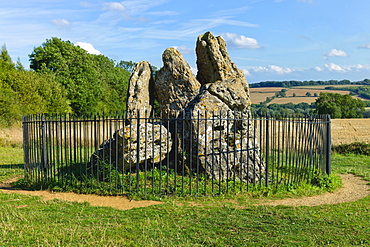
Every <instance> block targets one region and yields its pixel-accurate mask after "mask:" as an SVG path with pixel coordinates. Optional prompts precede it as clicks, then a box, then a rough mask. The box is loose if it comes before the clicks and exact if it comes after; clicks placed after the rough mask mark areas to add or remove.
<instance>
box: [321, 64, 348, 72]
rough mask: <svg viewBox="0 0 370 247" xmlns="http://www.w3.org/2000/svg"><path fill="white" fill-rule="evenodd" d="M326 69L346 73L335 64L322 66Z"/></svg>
mask: <svg viewBox="0 0 370 247" xmlns="http://www.w3.org/2000/svg"><path fill="white" fill-rule="evenodd" d="M324 66H325V68H326V69H328V70H329V71H335V72H346V69H344V68H342V67H341V66H339V65H337V64H334V63H330V64H325V65H324Z"/></svg>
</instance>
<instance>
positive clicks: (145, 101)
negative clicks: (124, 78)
mask: <svg viewBox="0 0 370 247" xmlns="http://www.w3.org/2000/svg"><path fill="white" fill-rule="evenodd" d="M153 96H154V94H153V89H152V69H151V67H150V64H149V63H148V62H146V61H141V62H139V63H137V64H136V65H135V67H134V69H133V71H132V74H131V77H130V81H129V87H128V93H127V107H126V109H127V113H128V116H131V117H132V118H136V117H137V110H140V112H141V113H142V114H144V113H145V112H147V115H148V116H150V113H151V111H152V102H153V99H152V97H153Z"/></svg>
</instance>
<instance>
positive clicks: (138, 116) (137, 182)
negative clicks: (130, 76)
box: [136, 110, 146, 192]
mask: <svg viewBox="0 0 370 247" xmlns="http://www.w3.org/2000/svg"><path fill="white" fill-rule="evenodd" d="M136 116H137V122H136V124H137V126H136V192H139V188H140V174H139V169H140V164H139V159H140V110H137V114H136ZM145 141H146V140H145Z"/></svg>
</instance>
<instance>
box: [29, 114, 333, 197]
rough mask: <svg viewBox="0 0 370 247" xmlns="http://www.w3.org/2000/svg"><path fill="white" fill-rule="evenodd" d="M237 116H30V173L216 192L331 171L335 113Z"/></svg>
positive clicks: (94, 185)
mask: <svg viewBox="0 0 370 247" xmlns="http://www.w3.org/2000/svg"><path fill="white" fill-rule="evenodd" d="M143 115H145V114H143ZM231 115H232V116H229V115H228V114H227V115H225V114H221V113H219V114H215V113H212V114H205V116H209V117H207V118H204V117H201V115H198V117H190V116H188V115H186V114H179V116H180V117H178V118H176V119H168V118H158V117H155V116H150V117H140V114H138V115H137V116H135V118H133V117H132V118H130V117H129V118H127V117H125V115H124V114H122V115H119V114H116V116H109V117H103V116H100V117H99V116H93V117H92V116H91V117H86V118H77V117H74V116H72V115H50V116H47V115H33V116H25V117H24V118H23V133H24V163H25V178H26V180H28V182H29V183H31V184H35V183H41V184H45V185H48V186H54V188H61V189H66V188H69V189H73V190H79V191H83V192H91V193H110V194H129V193H143V194H153V195H171V194H178V195H180V194H181V195H204V194H211V195H214V194H222V193H227V192H234V191H247V190H254V189H259V188H261V187H268V186H280V185H294V184H297V183H301V182H303V181H309V180H310V179H312V177H313V176H316V175H317V174H322V173H327V174H329V173H330V158H331V157H330V151H331V136H330V132H331V130H330V116H329V115H322V116H306V117H282V116H277V117H271V116H265V117H252V118H248V119H241V118H237V117H236V116H237V115H236V114H234V115H233V114H231ZM181 116H183V117H181ZM202 116H203V115H202Z"/></svg>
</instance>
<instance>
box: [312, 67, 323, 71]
mask: <svg viewBox="0 0 370 247" xmlns="http://www.w3.org/2000/svg"><path fill="white" fill-rule="evenodd" d="M313 69H314V70H316V71H317V72H321V71H324V69H323V68H321V67H319V66H315V68H313Z"/></svg>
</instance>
